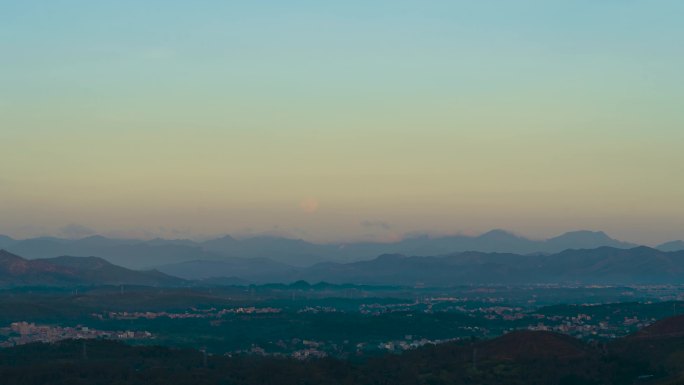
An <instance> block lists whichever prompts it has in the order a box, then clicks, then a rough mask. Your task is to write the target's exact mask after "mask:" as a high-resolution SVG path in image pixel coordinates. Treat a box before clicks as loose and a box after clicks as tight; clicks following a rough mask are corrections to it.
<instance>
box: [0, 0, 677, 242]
mask: <svg viewBox="0 0 684 385" xmlns="http://www.w3.org/2000/svg"><path fill="white" fill-rule="evenodd" d="M682 20H684V2H683V1H681V0H671V1H660V0H641V1H640V0H573V1H567V0H565V1H560V0H558V1H556V0H543V1H542V0H539V1H526V0H515V1H512V0H500V1H490V0H478V1H474V0H471V1H465V0H462V1H431V0H415V1H402V0H388V1H383V0H377V1H376V0H373V1H368V0H366V1H361V0H347V1H336V2H332V1H320V0H318V1H313V0H311V1H297V0H293V1H292V0H288V1H282V0H281V1H201V0H200V1H192V2H189V1H170V0H164V1H151V0H135V1H130V0H118V1H93V0H74V1H67V0H45V1H32V0H6V1H2V2H0V233H5V234H9V235H12V236H15V237H28V236H35V235H45V234H52V235H63V236H74V237H76V236H82V235H88V234H90V233H92V232H98V233H104V234H108V235H118V236H131V235H137V236H155V235H161V236H165V237H186V236H189V237H198V236H209V235H214V234H224V233H232V234H242V235H248V234H259V233H273V234H281V235H288V236H293V237H302V238H305V239H308V240H312V241H333V240H351V239H379V240H392V239H396V238H397V237H399V236H401V235H402V234H406V233H411V232H429V233H437V234H444V233H478V232H482V231H486V230H489V229H491V228H505V229H509V230H512V231H514V232H517V233H520V234H524V235H528V236H532V237H538V238H541V237H547V236H552V235H556V234H557V233H560V232H563V231H567V230H573V229H592V230H605V231H607V232H608V233H609V234H611V235H613V236H615V237H618V238H622V239H627V240H631V241H636V242H643V243H647V244H653V243H657V242H661V241H665V240H671V239H681V238H684V149H683V145H684V106H683V102H684V70H682V68H684V46H683V43H682V42H683V41H684V23H683V22H682Z"/></svg>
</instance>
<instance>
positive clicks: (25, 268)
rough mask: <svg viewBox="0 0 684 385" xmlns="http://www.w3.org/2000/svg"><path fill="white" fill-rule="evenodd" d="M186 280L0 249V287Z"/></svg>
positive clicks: (104, 263) (99, 260)
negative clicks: (40, 257)
mask: <svg viewBox="0 0 684 385" xmlns="http://www.w3.org/2000/svg"><path fill="white" fill-rule="evenodd" d="M183 282H184V281H183V280H182V279H180V278H177V277H172V276H169V275H166V274H164V273H161V272H159V271H133V270H129V269H126V268H123V267H120V266H116V265H113V264H111V263H109V262H107V261H105V260H104V259H102V258H97V257H66V256H63V257H56V258H48V259H35V260H27V259H24V258H22V257H20V256H18V255H14V254H12V253H10V252H8V251H5V250H2V249H0V286H74V285H122V284H126V285H144V286H176V285H180V284H183Z"/></svg>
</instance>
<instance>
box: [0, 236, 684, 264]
mask: <svg viewBox="0 0 684 385" xmlns="http://www.w3.org/2000/svg"><path fill="white" fill-rule="evenodd" d="M604 246H608V247H613V248H621V249H629V248H633V247H636V246H638V245H636V244H632V243H629V242H623V241H619V240H616V239H613V238H611V237H609V236H608V235H606V234H605V233H604V232H600V231H599V232H593V231H573V232H568V233H565V234H562V235H559V236H557V237H554V238H550V239H547V240H532V239H528V238H525V237H521V236H518V235H515V234H512V233H510V232H506V231H504V230H492V231H489V232H487V233H484V234H482V235H479V236H466V235H452V236H441V237H431V236H426V235H425V236H414V237H408V238H405V239H403V240H401V241H399V242H395V243H381V242H355V243H354V242H352V243H334V244H316V243H311V242H307V241H304V240H301V239H289V238H280V237H269V236H260V237H253V238H245V239H237V238H233V237H231V236H228V235H227V236H224V237H220V238H216V239H210V240H207V241H192V240H187V239H160V238H157V239H152V240H140V239H113V238H106V237H103V236H99V235H96V236H90V237H86V238H82V239H62V238H54V237H39V238H30V239H23V240H15V239H12V238H10V237H7V236H3V235H0V248H3V249H6V250H8V251H10V252H13V253H15V254H18V255H21V256H23V257H26V258H29V259H36V258H51V257H56V256H62V255H70V256H81V257H86V256H98V257H100V258H104V259H106V260H107V261H109V262H111V263H114V264H117V265H120V266H124V267H127V268H131V269H149V268H153V267H157V266H162V265H169V264H174V263H182V262H190V261H197V260H203V261H222V262H227V263H228V264H231V265H233V266H234V267H235V266H237V265H240V264H247V265H250V264H252V263H251V262H249V261H245V260H246V259H258V260H260V261H261V263H263V264H265V265H268V264H285V265H289V266H293V267H296V268H304V267H311V266H314V265H316V264H319V263H323V262H343V263H347V262H356V261H364V260H371V259H373V258H375V257H377V256H378V255H381V254H402V255H411V256H435V255H448V254H452V253H457V252H466V251H477V252H483V253H515V254H535V253H537V254H552V253H558V252H561V251H563V250H567V249H594V248H598V247H604ZM656 248H657V249H660V250H663V251H676V250H684V242H683V241H673V242H667V243H664V244H662V245H660V246H658V247H656ZM267 260H268V261H267Z"/></svg>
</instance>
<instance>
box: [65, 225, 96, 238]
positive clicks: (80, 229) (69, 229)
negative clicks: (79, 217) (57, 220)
mask: <svg viewBox="0 0 684 385" xmlns="http://www.w3.org/2000/svg"><path fill="white" fill-rule="evenodd" d="M59 234H60V236H63V237H66V238H83V237H87V236H90V235H95V234H96V232H95V230H93V229H91V228H89V227H86V226H83V225H79V224H78V223H71V224H68V225H66V226H64V227H61V228H60V229H59Z"/></svg>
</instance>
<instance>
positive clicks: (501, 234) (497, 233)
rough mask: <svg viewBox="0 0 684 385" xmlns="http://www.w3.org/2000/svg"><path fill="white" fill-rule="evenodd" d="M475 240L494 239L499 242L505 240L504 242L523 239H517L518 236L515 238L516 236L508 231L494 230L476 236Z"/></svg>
mask: <svg viewBox="0 0 684 385" xmlns="http://www.w3.org/2000/svg"><path fill="white" fill-rule="evenodd" d="M477 238H480V239H496V240H500V239H505V240H508V239H515V240H518V239H523V238H522V237H519V236H517V235H515V234H513V233H511V232H509V231H506V230H502V229H494V230H490V231H487V232H486V233H484V234H482V235H480V236H478V237H477Z"/></svg>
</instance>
